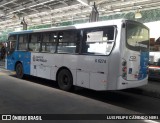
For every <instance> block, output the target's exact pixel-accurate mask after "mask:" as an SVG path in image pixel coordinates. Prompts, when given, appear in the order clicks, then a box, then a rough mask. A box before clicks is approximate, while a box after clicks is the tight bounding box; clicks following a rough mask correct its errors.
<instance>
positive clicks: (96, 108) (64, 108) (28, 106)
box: [0, 69, 160, 123]
mask: <svg viewBox="0 0 160 123" xmlns="http://www.w3.org/2000/svg"><path fill="white" fill-rule="evenodd" d="M159 104H160V100H159V99H155V98H150V97H145V96H141V95H135V94H130V93H127V92H121V91H111V92H96V91H92V90H87V89H80V90H77V91H75V92H72V93H70V92H64V91H61V90H59V89H57V86H56V84H55V82H53V81H49V80H45V79H40V78H36V77H26V79H25V80H20V79H17V78H15V76H14V72H9V71H5V70H3V69H0V114H133V113H160V105H159ZM151 105H152V106H151ZM50 122H53V121H50ZM54 122H64V121H54ZM68 122H71V123H72V122H75V121H68ZM77 122H82V121H76V123H77ZM83 122H86V123H88V122H92V123H94V122H100V123H102V122H105V123H106V122H107V123H108V122H113V123H115V122H126V123H127V122H135V121H123V120H122V121H117V120H114V121H83ZM136 122H137V121H136ZM140 122H145V121H143V120H142V121H140ZM0 123H2V121H0Z"/></svg>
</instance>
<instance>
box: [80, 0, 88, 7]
mask: <svg viewBox="0 0 160 123" xmlns="http://www.w3.org/2000/svg"><path fill="white" fill-rule="evenodd" d="M77 1H78V2H80V3H81V4H83V5H85V6H89V1H88V0H77Z"/></svg>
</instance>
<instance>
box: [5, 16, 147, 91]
mask: <svg viewBox="0 0 160 123" xmlns="http://www.w3.org/2000/svg"><path fill="white" fill-rule="evenodd" d="M8 41H9V42H10V43H9V44H10V46H9V47H10V48H9V52H8V55H7V57H6V69H8V70H13V71H16V75H17V77H18V78H23V76H24V75H31V76H36V77H41V78H46V79H50V80H56V81H57V82H58V85H59V87H60V89H62V90H65V91H69V90H70V89H71V88H72V87H73V86H74V85H75V86H80V87H84V88H89V89H93V90H120V89H126V88H133V87H138V86H142V85H145V84H147V79H148V73H147V71H148V60H149V29H148V28H147V27H146V26H145V25H143V24H141V23H139V22H135V21H131V20H123V19H121V20H111V21H101V22H93V23H85V24H78V25H73V26H66V27H56V28H50V29H41V30H32V31H31V30H28V31H20V32H12V33H10V34H9V38H8Z"/></svg>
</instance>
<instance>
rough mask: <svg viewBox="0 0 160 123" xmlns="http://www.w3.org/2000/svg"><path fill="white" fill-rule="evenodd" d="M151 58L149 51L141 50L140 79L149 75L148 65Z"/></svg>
mask: <svg viewBox="0 0 160 123" xmlns="http://www.w3.org/2000/svg"><path fill="white" fill-rule="evenodd" d="M148 60H149V52H141V55H140V71H139V78H138V79H139V80H142V79H144V78H146V77H147V69H148V68H147V66H148Z"/></svg>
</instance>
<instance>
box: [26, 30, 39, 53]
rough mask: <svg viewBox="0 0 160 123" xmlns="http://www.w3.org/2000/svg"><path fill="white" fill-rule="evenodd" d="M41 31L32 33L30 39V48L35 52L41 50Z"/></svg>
mask: <svg viewBox="0 0 160 123" xmlns="http://www.w3.org/2000/svg"><path fill="white" fill-rule="evenodd" d="M40 37H41V36H40V33H33V34H31V35H30V39H29V50H30V51H34V52H39V51H40V42H41V41H40V40H41V39H40Z"/></svg>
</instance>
